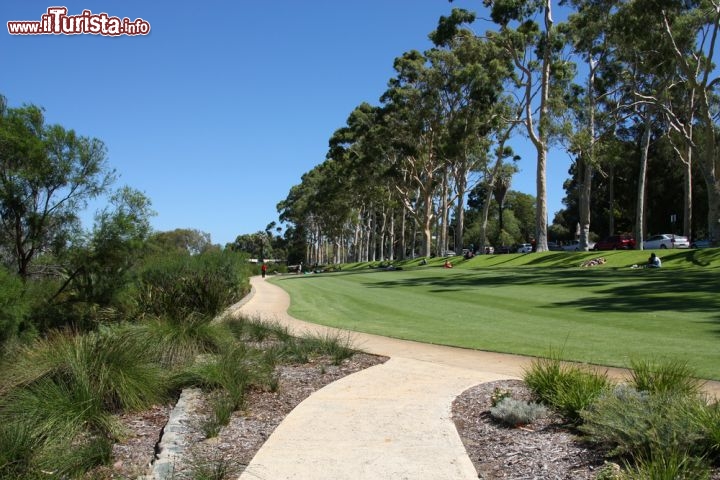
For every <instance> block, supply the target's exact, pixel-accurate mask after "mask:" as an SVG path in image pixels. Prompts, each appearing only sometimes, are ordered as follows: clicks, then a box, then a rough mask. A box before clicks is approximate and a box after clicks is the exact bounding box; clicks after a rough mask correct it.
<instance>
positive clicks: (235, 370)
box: [176, 343, 275, 410]
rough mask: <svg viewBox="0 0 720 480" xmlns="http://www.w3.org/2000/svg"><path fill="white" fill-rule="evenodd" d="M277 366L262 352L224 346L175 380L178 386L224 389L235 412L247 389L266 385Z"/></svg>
mask: <svg viewBox="0 0 720 480" xmlns="http://www.w3.org/2000/svg"><path fill="white" fill-rule="evenodd" d="M274 367H275V365H274V363H273V362H272V360H271V359H270V360H268V359H267V358H266V357H265V356H264V355H263V353H262V352H261V351H258V350H255V349H252V348H248V347H246V346H245V345H244V344H242V343H238V344H232V345H229V346H227V347H224V348H223V349H222V350H221V351H220V352H219V353H217V354H215V355H206V356H203V357H201V358H200V359H199V360H198V361H197V362H196V363H195V365H193V366H192V367H190V368H189V369H187V370H186V371H184V372H181V373H180V374H179V375H178V376H177V377H176V382H177V384H178V385H179V386H183V387H186V386H199V387H202V388H204V389H206V390H222V391H223V392H225V393H226V394H227V396H228V400H229V401H230V403H231V406H232V408H233V410H235V409H238V408H240V407H241V406H242V404H243V401H244V399H245V392H246V390H247V388H248V387H250V386H252V385H255V386H260V387H262V386H267V385H268V384H269V383H270V380H271V379H272V374H273V369H274Z"/></svg>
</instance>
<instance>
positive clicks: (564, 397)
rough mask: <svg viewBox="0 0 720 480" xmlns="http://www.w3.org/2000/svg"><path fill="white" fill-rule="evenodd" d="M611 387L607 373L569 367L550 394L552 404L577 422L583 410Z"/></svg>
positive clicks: (562, 413) (565, 415) (569, 418)
mask: <svg viewBox="0 0 720 480" xmlns="http://www.w3.org/2000/svg"><path fill="white" fill-rule="evenodd" d="M610 387H611V382H610V380H609V379H608V378H607V375H605V374H599V373H595V372H591V371H587V370H582V369H580V368H577V367H573V368H570V369H568V370H567V371H566V372H565V374H564V375H563V376H562V377H561V378H560V379H559V382H558V384H557V386H556V389H555V391H554V392H552V394H551V396H550V405H551V406H552V407H553V408H555V409H556V410H557V411H558V412H559V413H560V414H561V415H563V416H564V417H565V418H566V419H568V420H570V421H572V422H574V423H577V422H579V421H580V420H581V416H580V415H581V412H582V411H583V410H585V409H586V408H587V407H588V406H589V405H591V404H592V403H593V402H594V401H595V400H596V399H597V398H598V397H599V396H600V395H601V394H602V393H603V392H605V391H606V390H608V389H609V388H610Z"/></svg>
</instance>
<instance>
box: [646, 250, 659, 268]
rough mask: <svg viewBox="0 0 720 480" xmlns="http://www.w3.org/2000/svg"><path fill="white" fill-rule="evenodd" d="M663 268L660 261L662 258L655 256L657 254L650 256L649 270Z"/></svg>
mask: <svg viewBox="0 0 720 480" xmlns="http://www.w3.org/2000/svg"><path fill="white" fill-rule="evenodd" d="M661 266H662V261H661V260H660V257H658V256H657V255H655V252H653V253H651V254H650V258H648V263H647V268H660V267H661Z"/></svg>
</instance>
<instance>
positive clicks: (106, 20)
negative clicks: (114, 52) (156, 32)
mask: <svg viewBox="0 0 720 480" xmlns="http://www.w3.org/2000/svg"><path fill="white" fill-rule="evenodd" d="M7 27H8V33H10V35H78V34H82V33H89V34H92V35H110V36H118V35H147V34H148V33H150V23H148V22H146V21H145V20H143V19H142V18H138V19H135V20H132V21H131V20H130V19H129V18H127V17H126V18H119V17H111V16H109V15H108V14H107V13H92V12H91V11H90V10H83V12H82V13H81V14H80V15H68V14H67V8H65V7H50V8H48V9H47V13H45V14H43V15H42V16H41V17H40V21H32V20H21V21H12V22H7Z"/></svg>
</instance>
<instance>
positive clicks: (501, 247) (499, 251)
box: [495, 245, 514, 253]
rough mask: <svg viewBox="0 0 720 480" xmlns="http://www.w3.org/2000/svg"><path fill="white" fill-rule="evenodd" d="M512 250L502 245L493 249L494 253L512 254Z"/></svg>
mask: <svg viewBox="0 0 720 480" xmlns="http://www.w3.org/2000/svg"><path fill="white" fill-rule="evenodd" d="M513 250H514V249H513V248H512V247H509V246H507V245H502V246H500V247H498V248H497V249H495V253H513Z"/></svg>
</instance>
